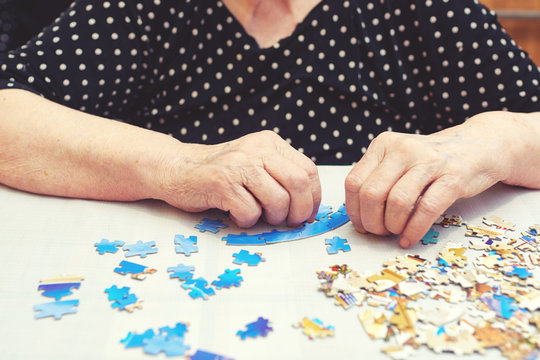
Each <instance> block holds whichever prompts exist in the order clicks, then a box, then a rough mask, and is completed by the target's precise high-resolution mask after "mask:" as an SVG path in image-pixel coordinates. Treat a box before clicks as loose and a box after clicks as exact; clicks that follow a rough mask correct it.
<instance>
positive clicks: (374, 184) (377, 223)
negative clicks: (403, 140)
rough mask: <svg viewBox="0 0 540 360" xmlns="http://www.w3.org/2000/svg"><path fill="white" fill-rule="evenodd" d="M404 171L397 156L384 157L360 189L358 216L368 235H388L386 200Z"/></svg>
mask: <svg viewBox="0 0 540 360" xmlns="http://www.w3.org/2000/svg"><path fill="white" fill-rule="evenodd" d="M405 170H406V164H405V162H404V161H402V159H401V157H398V156H386V157H385V158H384V159H383V161H382V162H381V164H380V165H379V166H378V167H377V168H375V170H373V172H372V173H371V174H370V175H369V176H368V177H367V179H366V180H365V181H364V183H363V184H362V187H361V188H360V216H361V219H362V224H363V226H364V228H365V229H366V230H367V231H369V232H370V233H374V234H378V235H388V234H390V232H389V231H388V229H386V227H385V221H384V220H385V215H384V213H385V209H386V200H387V198H388V194H389V193H390V191H391V189H392V187H393V186H394V184H395V183H396V182H397V181H398V180H399V179H400V177H401V176H402V175H403V173H404V172H405Z"/></svg>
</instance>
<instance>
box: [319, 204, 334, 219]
mask: <svg viewBox="0 0 540 360" xmlns="http://www.w3.org/2000/svg"><path fill="white" fill-rule="evenodd" d="M331 213H332V207H331V206H329V205H323V204H321V205H319V211H317V215H316V216H315V220H321V219H322V218H324V217H328V216H329V215H330V214H331Z"/></svg>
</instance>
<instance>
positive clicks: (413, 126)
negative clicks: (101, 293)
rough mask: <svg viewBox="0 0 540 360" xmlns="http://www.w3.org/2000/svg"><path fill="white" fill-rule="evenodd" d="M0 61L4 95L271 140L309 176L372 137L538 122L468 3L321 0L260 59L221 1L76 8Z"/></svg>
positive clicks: (500, 39)
mask: <svg viewBox="0 0 540 360" xmlns="http://www.w3.org/2000/svg"><path fill="white" fill-rule="evenodd" d="M0 60H1V61H0V87H1V88H22V89H27V90H29V91H32V92H35V93H38V94H41V95H43V96H45V97H47V98H49V99H51V100H53V101H56V102H58V103H61V104H63V105H66V106H69V107H71V108H75V109H79V110H81V111H85V112H88V113H92V114H96V115H100V116H104V117H108V118H111V119H117V120H122V121H125V122H128V123H131V124H135V125H138V126H142V127H146V128H149V129H153V130H156V131H161V132H164V133H168V134H171V135H172V136H174V137H176V138H178V139H179V140H181V141H184V142H197V143H203V144H214V143H219V142H224V141H228V140H232V139H235V138H238V137H240V136H242V135H244V134H247V133H252V132H256V131H260V130H264V129H269V130H273V131H275V132H276V133H278V134H279V135H281V136H282V137H283V138H284V139H286V140H287V141H289V142H290V143H291V145H292V146H294V147H295V148H296V149H298V150H299V151H301V152H303V153H305V154H306V155H307V156H309V157H311V158H312V159H313V160H314V161H316V162H317V163H318V164H350V163H352V162H355V161H357V160H358V159H359V158H360V157H361V156H362V154H363V153H364V152H365V151H366V148H367V146H368V145H369V142H370V141H371V140H372V139H373V138H374V137H375V136H377V134H379V133H380V132H382V131H387V130H391V131H398V132H407V133H420V134H428V133H432V132H435V131H437V130H440V129H442V128H445V127H448V126H452V125H455V124H459V123H461V122H463V121H464V120H465V119H467V118H468V117H471V116H473V115H475V114H478V113H481V112H485V111H490V110H510V111H518V112H532V111H538V110H540V101H539V98H540V85H539V82H540V70H539V68H538V67H537V66H536V65H535V64H533V62H532V61H531V60H530V59H529V57H528V55H527V54H526V53H525V52H524V51H523V50H521V49H520V48H518V47H517V45H516V44H515V42H514V41H512V40H511V39H510V38H509V37H508V36H507V35H506V34H505V32H504V31H503V30H502V28H501V27H500V25H499V24H498V22H497V18H496V15H495V14H494V13H493V12H490V11H489V10H488V9H486V8H485V7H484V6H482V5H480V4H479V3H478V2H476V1H473V0H411V1H390V0H322V1H321V2H320V3H319V4H318V5H317V6H316V7H315V8H314V9H313V10H312V11H311V12H310V13H309V14H308V15H307V17H306V18H305V19H304V20H303V21H302V22H301V23H300V24H298V26H297V27H296V29H295V31H294V32H293V33H292V34H291V35H290V36H288V37H286V38H284V39H282V40H280V41H279V42H277V43H275V44H274V45H273V46H271V47H268V48H260V47H259V46H258V45H257V43H256V41H255V40H254V39H253V38H252V37H250V36H249V35H248V34H247V33H246V31H245V30H244V29H243V27H242V26H241V25H240V23H238V22H237V21H236V19H235V18H234V17H233V15H232V14H231V13H230V12H229V11H228V9H227V8H226V6H225V5H224V4H223V3H222V2H221V1H218V0H125V1H117V0H109V1H99V0H80V1H75V2H74V3H73V4H72V5H71V7H70V8H68V9H67V10H66V11H65V12H64V13H63V14H62V15H61V16H60V17H59V18H58V19H56V20H55V21H54V23H52V24H51V25H50V26H48V27H47V28H46V29H45V30H44V31H43V32H42V33H40V34H39V35H38V36H37V37H35V38H34V39H33V40H31V41H30V42H29V43H27V44H26V45H24V46H22V47H21V48H19V49H18V50H16V51H13V52H10V53H9V54H7V55H6V56H4V57H3V58H1V59H0ZM43 121H46V117H44V120H43ZM78 135H82V136H84V134H78Z"/></svg>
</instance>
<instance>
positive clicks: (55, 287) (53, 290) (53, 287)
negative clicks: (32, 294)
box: [38, 282, 81, 300]
mask: <svg viewBox="0 0 540 360" xmlns="http://www.w3.org/2000/svg"><path fill="white" fill-rule="evenodd" d="M80 286H81V283H80V282H70V283H52V284H41V285H39V286H38V291H40V290H43V292H42V293H41V295H43V296H47V297H53V298H55V300H60V299H61V298H62V297H64V296H67V295H71V294H73V293H72V292H71V289H78V288H79V287H80Z"/></svg>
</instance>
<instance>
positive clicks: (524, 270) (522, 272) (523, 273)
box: [505, 265, 533, 279]
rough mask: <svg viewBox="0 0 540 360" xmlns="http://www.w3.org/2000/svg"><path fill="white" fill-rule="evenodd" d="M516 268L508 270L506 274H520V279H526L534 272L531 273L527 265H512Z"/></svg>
mask: <svg viewBox="0 0 540 360" xmlns="http://www.w3.org/2000/svg"><path fill="white" fill-rule="evenodd" d="M512 267H513V268H514V270H512V271H510V272H506V273H505V275H509V276H514V275H516V276H518V277H519V278H520V279H526V278H529V277H531V276H533V274H532V273H530V272H529V271H528V270H527V268H526V267H520V266H517V265H513V266H512Z"/></svg>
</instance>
